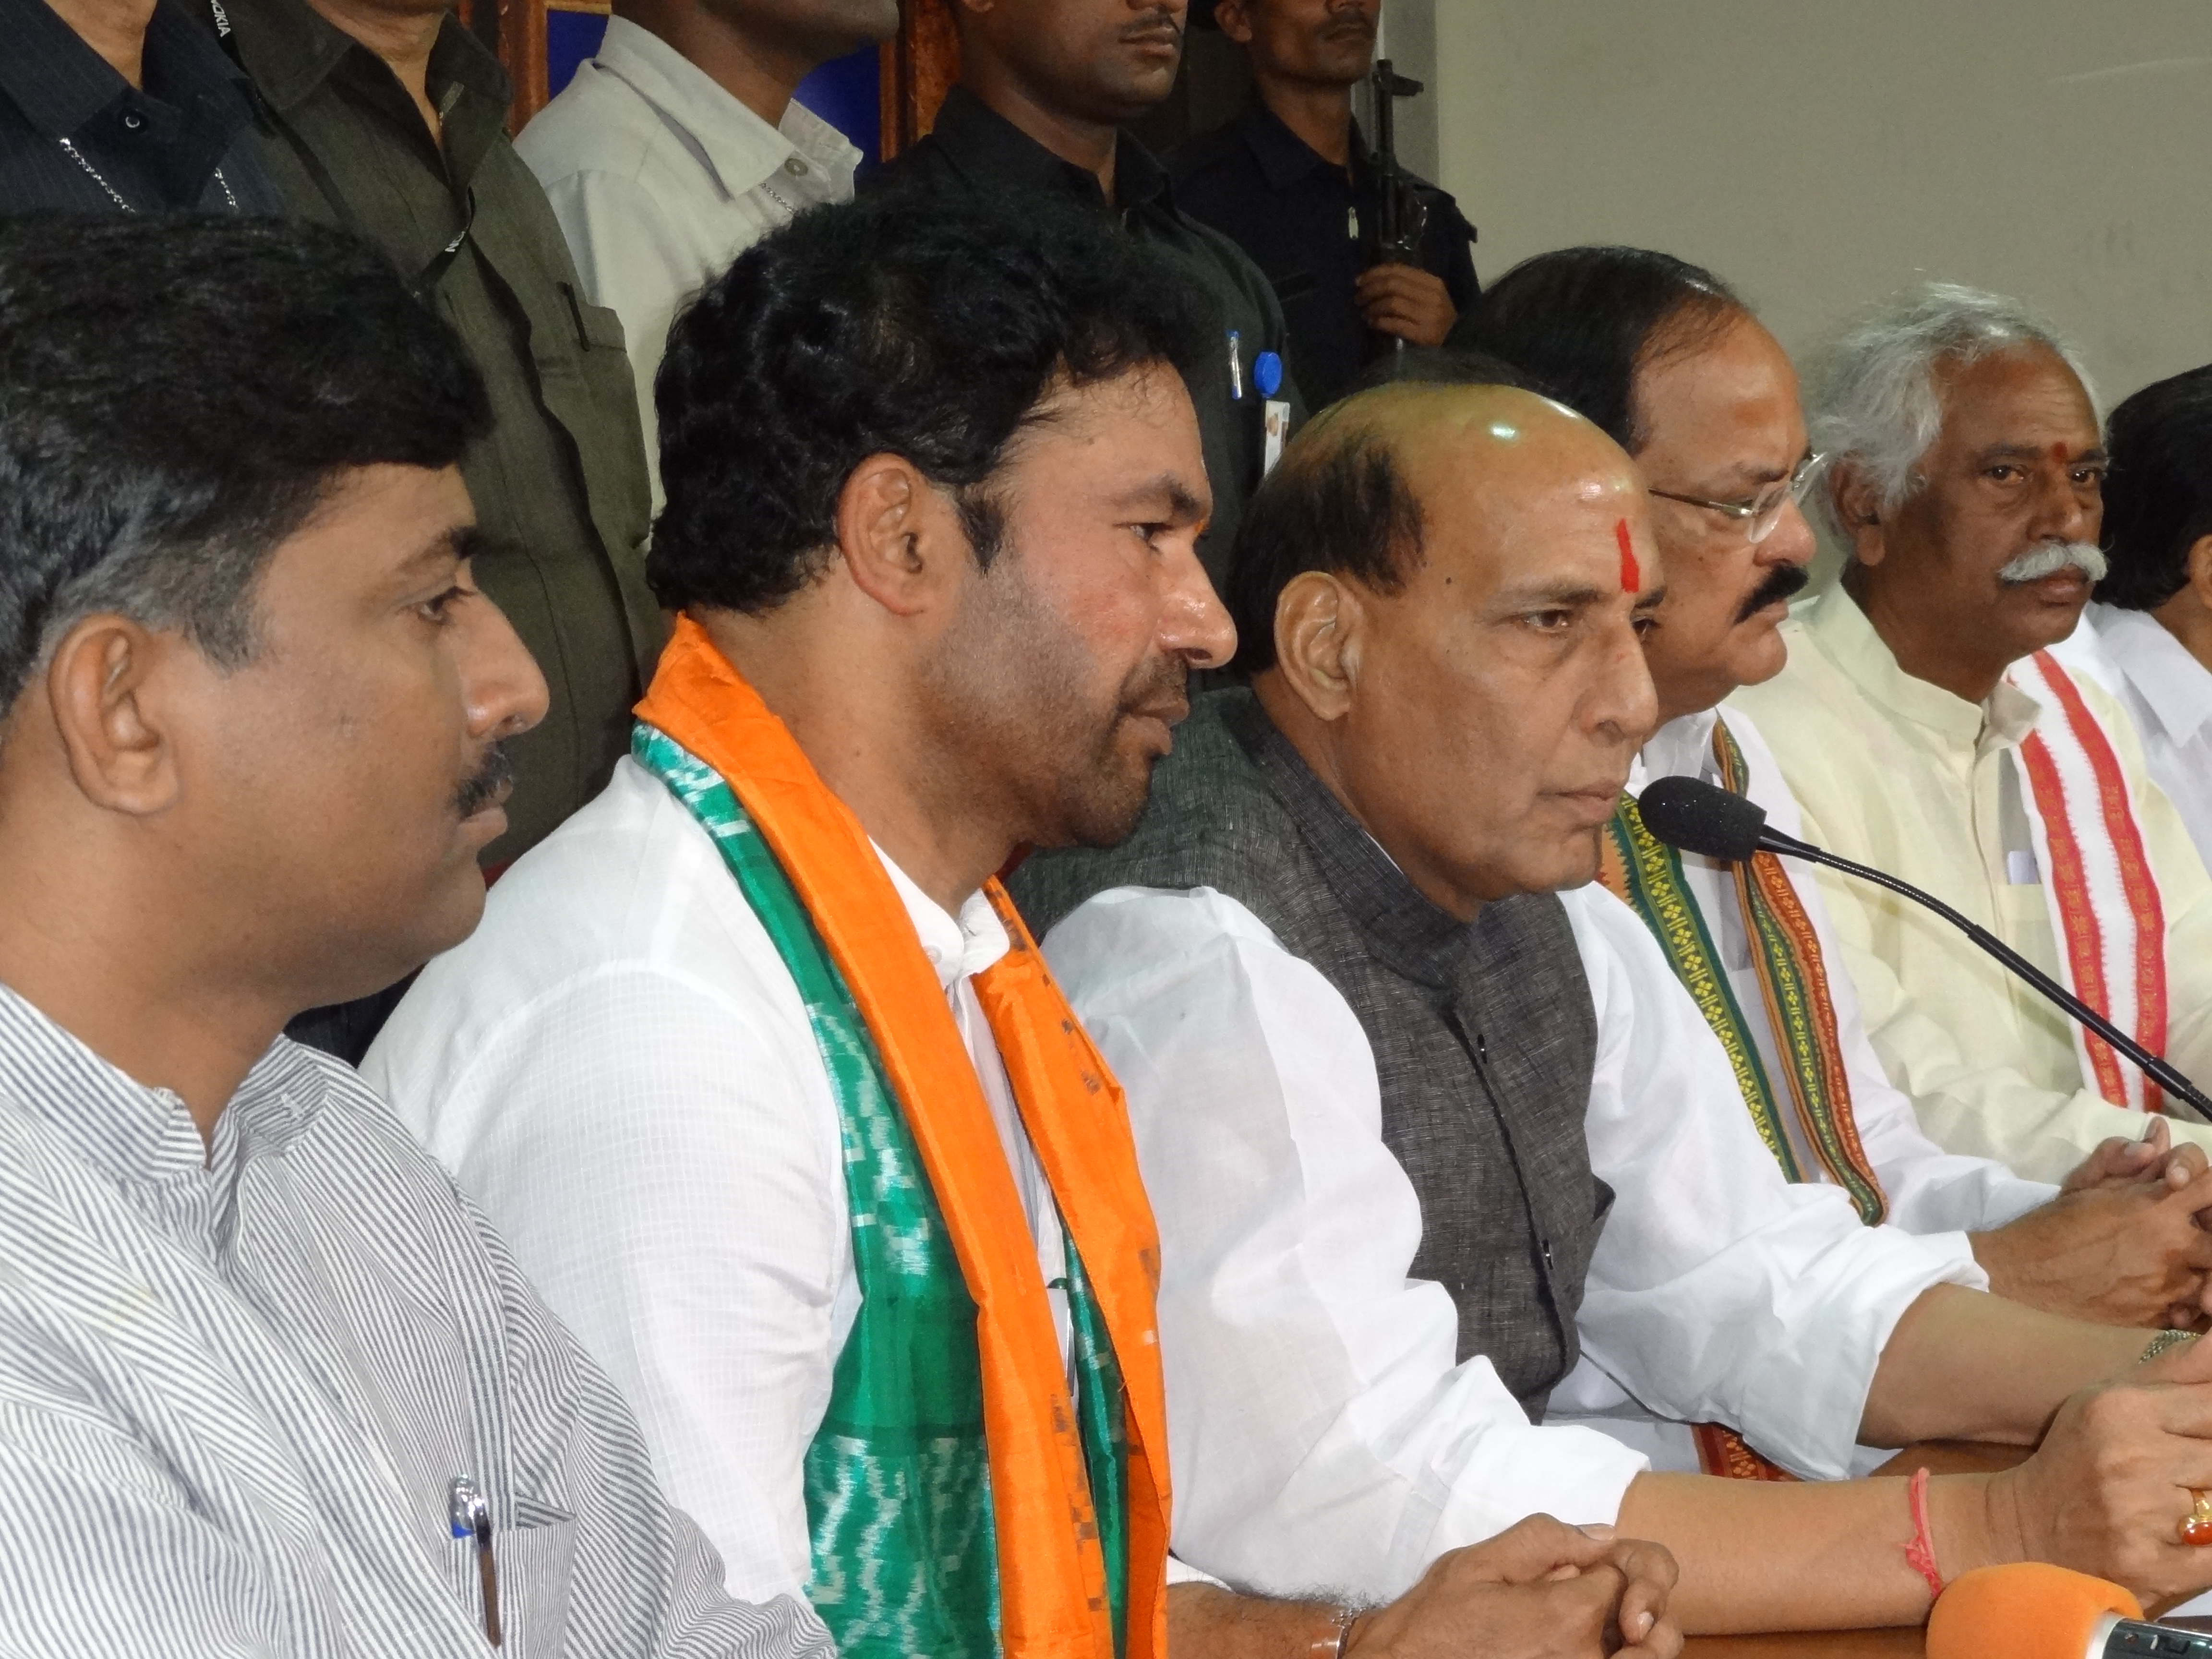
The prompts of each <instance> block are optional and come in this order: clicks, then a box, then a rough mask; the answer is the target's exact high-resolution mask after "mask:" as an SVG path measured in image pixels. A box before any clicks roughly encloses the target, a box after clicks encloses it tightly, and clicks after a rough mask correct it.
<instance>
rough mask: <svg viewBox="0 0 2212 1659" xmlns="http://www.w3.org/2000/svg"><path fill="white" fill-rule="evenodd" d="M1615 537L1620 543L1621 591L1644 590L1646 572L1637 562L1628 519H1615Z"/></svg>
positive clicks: (1637, 591)
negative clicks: (1630, 539) (1630, 540)
mask: <svg viewBox="0 0 2212 1659" xmlns="http://www.w3.org/2000/svg"><path fill="white" fill-rule="evenodd" d="M1613 540H1615V541H1617V542H1619V543H1620V591H1621V592H1624V593H1641V592H1643V591H1644V572H1643V570H1642V569H1641V568H1638V565H1637V562H1636V550H1635V548H1633V547H1632V546H1631V545H1630V544H1629V540H1628V520H1626V519H1615V520H1613Z"/></svg>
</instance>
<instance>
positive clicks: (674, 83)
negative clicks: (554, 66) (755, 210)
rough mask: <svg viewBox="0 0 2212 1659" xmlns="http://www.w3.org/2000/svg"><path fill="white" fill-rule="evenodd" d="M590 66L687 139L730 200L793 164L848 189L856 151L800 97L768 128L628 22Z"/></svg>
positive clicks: (615, 21) (612, 30)
mask: <svg viewBox="0 0 2212 1659" xmlns="http://www.w3.org/2000/svg"><path fill="white" fill-rule="evenodd" d="M592 61H593V62H594V63H595V64H598V66H599V68H600V69H602V70H605V71H606V72H607V73H608V74H610V75H612V76H615V77H616V78H617V80H620V81H622V82H623V83H624V84H626V85H627V86H629V88H630V89H631V90H632V91H634V92H635V93H636V94H637V95H638V96H639V97H641V98H642V99H644V100H645V101H646V102H647V103H648V104H651V105H652V106H653V108H654V109H656V110H658V111H659V112H660V114H661V116H662V117H663V118H665V119H666V120H667V121H668V122H669V124H670V125H672V126H674V127H675V128H676V129H677V131H678V132H680V133H682V134H683V135H684V137H687V138H688V139H690V142H691V143H693V144H694V145H696V147H697V148H698V149H699V150H700V151H701V152H702V154H703V155H705V156H706V159H707V164H708V167H711V168H712V169H713V170H714V176H715V179H717V181H719V182H720V185H721V186H722V188H723V190H724V191H726V192H727V193H728V194H730V195H732V196H743V195H744V194H745V193H746V192H748V191H755V190H758V189H759V188H760V187H761V185H763V184H764V183H766V182H767V181H768V180H769V179H770V178H771V177H773V176H774V175H775V171H776V169H777V168H779V167H783V166H784V165H785V164H786V163H787V162H789V161H793V159H794V158H795V159H797V160H798V161H799V162H800V163H801V164H802V165H803V166H805V167H819V168H821V169H823V171H824V172H825V173H829V175H830V176H831V177H833V178H839V179H843V180H844V181H846V182H847V183H848V184H849V183H850V181H851V179H852V176H853V172H854V168H856V167H859V166H860V151H859V150H857V149H854V147H853V146H852V144H851V143H848V141H847V140H846V137H845V135H844V134H842V132H840V131H837V129H836V128H835V127H833V126H831V125H829V123H828V122H827V121H825V120H823V118H821V117H820V116H818V115H817V114H815V113H814V112H813V111H812V110H810V109H808V108H807V107H806V106H805V105H803V104H801V103H800V102H799V100H797V99H795V98H794V99H793V100H792V101H791V104H790V106H788V107H787V109H786V110H785V111H784V112H783V125H782V126H781V129H778V128H775V127H772V126H770V125H769V124H768V123H767V122H765V121H763V120H762V119H761V118H760V117H759V116H757V115H756V114H754V113H753V112H752V111H750V109H747V108H746V107H745V106H744V104H743V103H742V102H740V101H739V100H738V99H736V98H734V97H732V95H731V94H729V93H728V92H726V91H725V90H724V89H723V88H721V87H720V85H718V84H717V83H716V82H715V80H714V76H710V75H708V73H707V71H706V70H702V69H701V68H700V67H699V66H698V65H697V64H694V63H693V62H692V61H691V60H690V58H686V57H684V54H683V53H682V52H678V51H677V50H676V48H675V47H673V46H670V45H669V44H668V43H667V42H666V41H665V40H662V39H661V38H660V37H659V35H656V34H654V33H652V32H651V31H650V30H647V29H643V28H640V27H638V26H637V25H636V24H635V23H633V22H630V21H628V20H627V19H625V18H621V17H611V18H609V19H608V20H607V33H606V38H605V40H603V41H601V42H600V45H599V53H598V55H597V56H596V57H595V58H594V59H593V60H592Z"/></svg>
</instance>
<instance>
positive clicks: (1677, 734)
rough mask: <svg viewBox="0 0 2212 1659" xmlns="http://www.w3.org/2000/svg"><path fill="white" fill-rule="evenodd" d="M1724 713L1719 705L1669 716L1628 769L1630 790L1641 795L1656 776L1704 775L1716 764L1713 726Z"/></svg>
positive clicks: (1690, 776) (1689, 776) (1694, 776)
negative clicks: (1713, 758)
mask: <svg viewBox="0 0 2212 1659" xmlns="http://www.w3.org/2000/svg"><path fill="white" fill-rule="evenodd" d="M1720 717H1721V711H1720V710H1719V709H1717V708H1707V709H1704V710H1701V711H1700V712H1699V713H1698V714H1683V715H1680V716H1678V717H1677V718H1675V719H1674V720H1668V722H1667V724H1666V725H1664V726H1661V727H1660V728H1659V729H1658V730H1657V731H1656V732H1653V733H1652V734H1651V741H1650V742H1649V743H1647V744H1644V752H1643V753H1642V754H1640V755H1638V757H1636V759H1635V761H1634V762H1633V763H1631V765H1630V766H1629V769H1628V793H1630V794H1632V795H1640V794H1642V793H1644V785H1645V784H1647V783H1649V782H1650V781H1651V780H1652V779H1654V778H1671V777H1677V776H1680V777H1686V778H1702V777H1704V776H1705V775H1706V774H1707V773H1709V772H1710V771H1711V769H1712V768H1711V757H1712V749H1713V726H1714V725H1715V723H1716V722H1717V721H1718V720H1719V719H1720Z"/></svg>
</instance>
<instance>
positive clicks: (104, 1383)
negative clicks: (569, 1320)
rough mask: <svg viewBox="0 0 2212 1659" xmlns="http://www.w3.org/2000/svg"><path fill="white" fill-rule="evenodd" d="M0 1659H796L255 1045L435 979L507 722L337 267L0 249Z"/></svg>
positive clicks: (244, 239)
mask: <svg viewBox="0 0 2212 1659" xmlns="http://www.w3.org/2000/svg"><path fill="white" fill-rule="evenodd" d="M0 340H4V341H6V342H7V349H6V353H5V356H4V358H0V893H4V894H5V895H6V898H5V902H4V903H0V1651H5V1652H8V1653H11V1654H12V1653H24V1654H37V1655H40V1656H41V1659H50V1656H71V1655H93V1654H99V1655H101V1656H107V1655H113V1654H160V1655H162V1656H164V1659H180V1656H197V1655H215V1654H223V1655H240V1654H267V1655H283V1656H286V1659H306V1656H313V1659H325V1656H330V1659H336V1656H350V1655H362V1656H370V1655H374V1656H380V1659H381V1656H389V1655H401V1654H404V1655H407V1656H410V1659H417V1656H447V1655H452V1656H460V1655H468V1654H478V1655H480V1654H482V1653H483V1652H484V1651H485V1644H486V1643H487V1641H489V1642H491V1643H493V1644H497V1645H500V1646H501V1648H502V1649H503V1650H504V1651H505V1652H506V1653H507V1654H510V1655H523V1656H534V1655H555V1654H562V1655H568V1656H603V1659H618V1656H619V1659H637V1656H645V1655H667V1656H678V1655H681V1656H694V1655H696V1656H702V1659H705V1656H731V1659H786V1656H810V1659H811V1656H822V1659H828V1656H829V1652H830V1650H829V1642H828V1639H827V1638H826V1636H825V1634H824V1633H823V1631H822V1629H821V1626H819V1624H818V1623H817V1621H816V1620H815V1619H814V1617H813V1615H812V1613H811V1612H810V1611H808V1610H807V1609H806V1608H805V1607H804V1606H803V1605H801V1604H799V1603H798V1602H797V1601H793V1600H792V1599H790V1598H779V1599H778V1600H776V1601H772V1602H769V1604H767V1605H765V1606H760V1607H752V1606H746V1605H744V1604H740V1603H738V1602H735V1601H731V1600H730V1599H729V1598H728V1597H727V1596H726V1595H725V1594H724V1593H723V1591H722V1589H721V1583H720V1577H721V1576H720V1565H719V1563H718V1562H717V1561H716V1559H715V1558H714V1553H713V1552H712V1551H711V1550H710V1549H709V1548H708V1547H707V1545H706V1543H705V1541H703V1540H702V1537H701V1536H700V1534H699V1533H698V1531H697V1529H696V1528H695V1527H694V1526H693V1525H692V1524H691V1523H690V1521H688V1520H687V1519H686V1518H685V1517H684V1516H682V1515H680V1514H678V1513H677V1512H675V1511H673V1510H671V1509H670V1507H669V1506H668V1504H667V1503H666V1501H665V1499H664V1498H662V1496H661V1495H660V1492H659V1488H658V1486H656V1485H655V1483H654V1480H653V1473H652V1470H651V1468H650V1467H649V1464H648V1462H647V1455H646V1452H645V1450H644V1448H643V1445H642V1443H641V1440H640V1438H639V1436H638V1433H637V1431H636V1429H635V1425H634V1424H633V1423H632V1420H631V1419H630V1417H629V1414H628V1413H627V1412H626V1410H625V1409H624V1408H623V1406H622V1404H621V1403H620V1401H618V1399H617V1395H616V1394H615V1392H614V1390H613V1389H612V1388H611V1386H610V1385H609V1384H608V1383H607V1382H606V1381H605V1378H604V1377H603V1376H601V1374H600V1373H599V1370H598V1369H597V1368H596V1367H595V1366H594V1365H593V1364H592V1363H591V1362H590V1361H589V1360H588V1359H586V1358H585V1356H584V1355H583V1353H582V1352H581V1351H580V1349H579V1348H578V1346H576V1344H575V1342H574V1340H573V1339H571V1338H570V1336H569V1335H568V1333H567V1331H566V1330H564V1329H563V1328H562V1327H561V1326H560V1325H559V1324H558V1323H557V1322H556V1321H555V1320H554V1319H553V1317H552V1316H550V1314H549V1313H548V1312H547V1311H546V1310H545V1309H544V1306H543V1304H541V1303H540V1302H539V1301H538V1298H537V1297H536V1296H535V1294H534V1293H533V1292H532V1291H531V1290H530V1289H529V1287H528V1285H526V1283H525V1282H524V1280H523V1279H522V1276H521V1275H520V1273H519V1272H518V1271H517V1270H516V1269H515V1267H514V1265H513V1261H512V1260H511V1259H510V1258H509V1256H508V1255H507V1250H506V1249H505V1247H504V1246H503V1245H502V1244H501V1243H500V1241H499V1239H498V1238H497V1237H495V1235H494V1234H493V1232H492V1231H491V1230H490V1228H489V1226H488V1225H486V1224H485V1222H484V1221H483V1218H482V1217H481V1216H479V1215H478V1214H477V1212H476V1211H475V1210H474V1209H473V1208H471V1206H469V1205H468V1204H467V1203H466V1202H465V1200H462V1199H461V1198H459V1196H458V1195H457V1194H456V1193H455V1192H454V1190H453V1187H452V1185H451V1183H450V1182H448V1181H447V1179H446V1178H445V1176H443V1175H442V1174H441V1173H440V1172H439V1171H438V1170H437V1169H436V1168H435V1165H433V1164H431V1163H430V1162H429V1161H428V1159H427V1158H424V1157H423V1156H422V1154H421V1153H419V1152H416V1149H415V1148H414V1146H412V1145H411V1143H410V1141H409V1139H408V1138H407V1136H406V1135H405V1133H404V1132H403V1131H402V1130H401V1129H400V1128H399V1127H398V1125H397V1124H396V1122H394V1121H392V1119H391V1118H390V1116H389V1115H388V1114H387V1112H386V1109H385V1108H384V1106H383V1104H382V1103H381V1102H380V1101H379V1100H378V1099H377V1098H376V1097H375V1096H374V1094H372V1093H371V1092H370V1091H368V1089H367V1087H366V1086H365V1085H362V1083H361V1082H360V1081H359V1080H358V1079H356V1077H355V1076H354V1074H353V1073H351V1072H349V1071H348V1070H346V1069H345V1068H344V1067H343V1066H339V1065H338V1064H337V1063H336V1062H335V1061H332V1060H329V1059H327V1058H325V1057H324V1056H322V1055H319V1054H315V1053H314V1052H313V1051H311V1050H308V1049H305V1048H299V1047H297V1046H295V1045H294V1044H292V1043H290V1042H287V1041H285V1040H284V1039H283V1037H282V1036H280V1035H279V1034H280V1032H281V1031H282V1030H283V1025H284V1023H285V1021H286V1020H287V1019H288V1018H290V1017H291V1016H292V1015H293V1014H295V1013H296V1012H299V1011H300V1010H301V1009H302V1008H305V1007H307V1006H314V1005H317V1004H323V1003H332V1002H337V1001H342V1000H345V999H347V998H349V997H353V996H356V995H359V994H362V993H363V992H365V991H367V990H368V989H370V988H372V987H375V986H378V985H381V984H385V983H387V982H389V981H391V980H392V979H394V978H396V977H398V976H399V975H403V974H404V973H405V972H407V971H408V970H409V969H411V968H413V967H414V966H415V965H416V964H417V963H420V962H422V960H423V959H424V958H425V957H428V956H429V955H431V954H432V953H433V952H434V951H437V950H440V949H441V948H443V947H444V946H446V945H450V944H452V943H453V942H454V941H455V940H457V939H459V938H460V937H461V936H462V935H464V934H465V933H467V932H468V930H469V929H470V927H472V926H473V925H474V923H475V921H476V918H477V913H478V911H479V909H480V908H481V907H482V904H483V883H482V880H481V878H480V877H479V876H478V875H477V860H476V854H477V850H478V849H479V848H481V847H483V845H484V843H485V842H489V840H490V839H491V838H492V837H493V836H495V835H497V834H498V833H499V832H500V829H501V827H502V825H503V822H504V815H503V813H502V812H501V806H500V803H501V800H502V799H503V798H504V795H505V793H506V787H507V784H506V768H505V764H504V762H503V761H502V759H501V750H500V745H501V743H502V742H503V741H504V740H506V739H507V738H510V737H513V735H515V734H517V733H519V732H522V731H524V730H526V729H527V728H528V727H529V726H531V725H532V724H533V723H534V722H535V721H536V720H538V718H539V717H540V716H542V715H543V714H544V709H545V702H546V693H545V687H544V681H543V679H542V678H541V677H540V676H539V675H538V671H537V669H536V668H535V666H534V665H532V662H531V660H530V659H529V657H528V655H527V653H525V652H524V651H523V649H522V648H521V646H520V643H519V642H518V641H517V640H516V638H515V636H514V634H513V631H512V629H509V628H508V626H507V623H506V621H505V619H504V618H503V617H501V615H500V614H499V612H498V611H496V610H495V608H494V607H493V606H492V605H490V604H489V602H488V601H486V600H485V599H483V596H482V595H481V594H480V593H479V592H477V590H476V588H475V587H474V586H473V584H472V582H471V578H470V574H469V564H468V554H469V549H470V537H471V526H472V522H473V513H471V508H470V505H469V498H468V493H467V490H466V489H465V487H464V486H463V485H462V483H461V482H460V475H459V471H458V470H457V467H456V465H455V464H456V462H457V460H458V459H459V456H460V454H461V453H462V451H463V449H464V448H465V446H466V445H467V443H468V442H469V441H471V439H473V438H475V437H477V436H478V435H481V433H482V430H483V423H484V420H485V411H486V404H485V399H484V394H483V388H482V386H481V383H480V382H479V380H478V379H477V375H476V374H475V371H474V370H473V369H472V368H471V367H470V366H469V364H468V362H467V361H466V358H465V354H464V353H463V351H462V349H461V348H460V345H459V342H458V341H457V340H456V339H455V337H453V334H452V333H451V331H449V330H448V329H447V327H446V326H445V325H443V324H442V323H440V322H439V321H437V320H436V319H435V318H434V317H433V316H432V315H431V313H428V311H427V310H424V309H422V307H418V306H417V305H416V303H415V302H414V301H413V300H412V299H411V298H410V296H409V295H408V294H407V293H406V292H405V290H404V289H403V288H402V286H401V285H400V283H398V281H396V280H395V279H394V277H393V276H392V272H391V271H390V270H389V269H388V267H387V266H386V264H384V263H383V262H382V261H381V260H380V258H378V257H377V256H376V255H375V254H374V253H373V252H369V251H368V250H366V249H364V248H362V247H360V246H358V245H357V244H355V243H353V242H351V241H350V240H348V239H345V238H343V237H341V236H338V235H337V234H334V233H331V232H324V231H315V230H309V229H305V228H287V227H283V226H280V225H276V224H273V223H242V222H229V221H223V220H206V221H200V222H190V221H171V222H161V221H144V220H141V221H123V220H119V219H118V221H115V222H85V223H83V224H82V225H70V226H62V225H57V224H52V223H48V224H45V225H41V226H38V227H36V228H29V227H24V226H18V225H9V226H0Z"/></svg>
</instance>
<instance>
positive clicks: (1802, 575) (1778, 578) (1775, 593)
mask: <svg viewBox="0 0 2212 1659" xmlns="http://www.w3.org/2000/svg"><path fill="white" fill-rule="evenodd" d="M1811 580H1813V573H1812V572H1811V571H1809V570H1808V569H1806V568H1805V567H1804V566H1803V565H1802V564H1778V565H1776V566H1775V567H1774V569H1773V571H1772V572H1771V574H1769V575H1768V576H1767V578H1766V580H1765V581H1763V582H1761V583H1759V586H1757V587H1755V588H1753V590H1752V594H1751V597H1750V598H1749V599H1746V600H1745V601H1744V602H1743V609H1742V610H1741V611H1738V612H1737V613H1736V618H1735V619H1736V620H1737V621H1738V622H1740V623H1747V622H1749V621H1750V620H1751V619H1752V618H1753V617H1755V616H1757V615H1758V614H1759V612H1760V611H1764V610H1765V609H1766V607H1767V606H1768V605H1778V604H1780V603H1781V602H1783V601H1784V600H1786V599H1796V597H1797V596H1798V595H1799V594H1800V593H1802V592H1804V591H1805V584H1806V583H1807V582H1809V581H1811Z"/></svg>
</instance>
